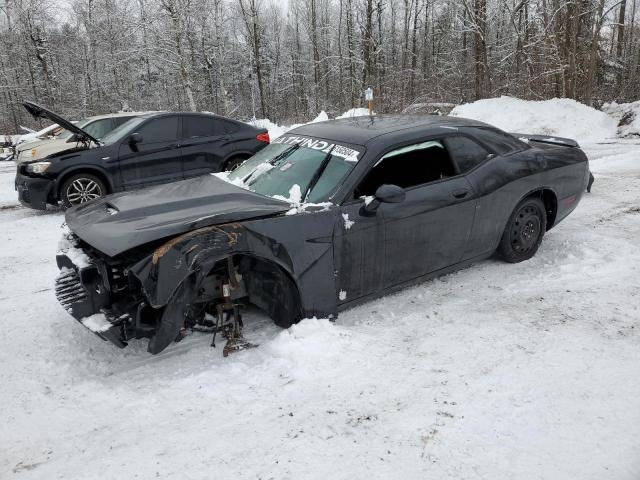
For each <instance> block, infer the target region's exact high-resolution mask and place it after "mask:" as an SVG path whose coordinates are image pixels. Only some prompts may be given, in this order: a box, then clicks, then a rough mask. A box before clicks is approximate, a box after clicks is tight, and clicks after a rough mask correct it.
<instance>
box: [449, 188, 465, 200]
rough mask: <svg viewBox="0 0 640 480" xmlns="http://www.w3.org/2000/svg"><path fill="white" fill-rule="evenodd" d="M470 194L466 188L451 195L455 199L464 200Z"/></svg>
mask: <svg viewBox="0 0 640 480" xmlns="http://www.w3.org/2000/svg"><path fill="white" fill-rule="evenodd" d="M468 194H469V190H468V189H466V188H461V189H460V190H454V191H453V192H451V195H453V196H454V197H455V198H464V197H466V196H467V195H468Z"/></svg>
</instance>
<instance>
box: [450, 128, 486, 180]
mask: <svg viewBox="0 0 640 480" xmlns="http://www.w3.org/2000/svg"><path fill="white" fill-rule="evenodd" d="M444 142H445V145H446V147H447V150H448V151H449V155H450V156H451V158H452V159H453V161H455V162H456V164H457V165H458V169H459V170H460V172H459V173H466V172H468V171H469V170H471V169H473V168H475V167H476V166H477V165H480V164H481V163H482V162H484V161H485V160H486V159H487V157H488V156H489V152H487V150H486V149H485V148H484V147H483V146H481V145H480V144H479V143H477V142H475V141H474V140H471V139H470V138H467V137H462V136H455V137H447V138H446V139H445V140H444Z"/></svg>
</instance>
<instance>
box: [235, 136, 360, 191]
mask: <svg viewBox="0 0 640 480" xmlns="http://www.w3.org/2000/svg"><path fill="white" fill-rule="evenodd" d="M360 153H361V152H359V151H357V150H354V149H352V148H351V147H346V146H343V145H338V144H333V143H329V142H327V141H325V140H319V139H313V138H309V137H299V136H283V137H279V138H277V139H275V140H274V141H273V143H271V144H270V145H269V146H267V147H266V148H264V149H263V150H261V151H260V152H258V153H257V154H256V155H254V156H253V157H251V158H250V159H249V160H247V161H246V162H244V163H243V164H242V165H240V166H239V167H238V168H237V169H235V170H234V171H233V172H231V173H230V174H229V176H228V180H229V181H230V182H231V183H234V184H239V183H241V184H243V186H245V187H247V188H248V189H249V190H251V191H254V192H256V193H259V194H261V195H266V196H269V197H279V198H284V199H287V200H289V201H292V202H296V203H297V202H300V201H304V202H310V203H318V202H322V201H325V200H327V199H328V198H329V197H330V195H331V194H332V193H333V192H334V191H335V189H336V188H337V187H338V185H340V182H341V180H343V179H344V178H345V177H346V175H347V174H348V173H349V172H350V171H351V170H352V169H353V167H354V166H355V165H356V162H357V161H358V157H359V155H360ZM294 192H295V193H294ZM297 192H299V193H297Z"/></svg>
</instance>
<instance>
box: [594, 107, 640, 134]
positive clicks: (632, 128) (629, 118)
mask: <svg viewBox="0 0 640 480" xmlns="http://www.w3.org/2000/svg"><path fill="white" fill-rule="evenodd" d="M602 111H603V112H605V113H606V114H607V115H609V116H611V117H613V118H614V119H615V120H616V121H617V122H618V136H620V137H640V100H638V101H637V102H633V103H616V102H611V103H605V104H604V105H603V106H602Z"/></svg>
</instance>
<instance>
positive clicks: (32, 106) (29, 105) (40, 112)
mask: <svg viewBox="0 0 640 480" xmlns="http://www.w3.org/2000/svg"><path fill="white" fill-rule="evenodd" d="M22 105H24V108H26V109H27V111H28V112H29V113H30V114H31V115H33V116H34V117H35V118H46V119H48V120H51V121H52V122H54V123H57V124H58V125H60V126H61V127H62V128H64V129H66V130H69V131H70V132H73V133H75V134H76V136H77V137H78V138H79V139H80V140H85V141H87V142H93V143H95V144H96V145H100V142H99V141H98V140H96V139H95V138H94V137H92V136H91V135H89V134H88V133H87V132H85V131H84V130H83V129H81V128H80V127H78V126H77V125H75V124H74V123H72V122H70V121H69V120H67V119H66V118H64V117H61V116H60V115H58V114H57V113H55V112H52V111H51V110H47V109H46V108H44V107H41V106H40V105H38V104H36V103H33V102H22Z"/></svg>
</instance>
